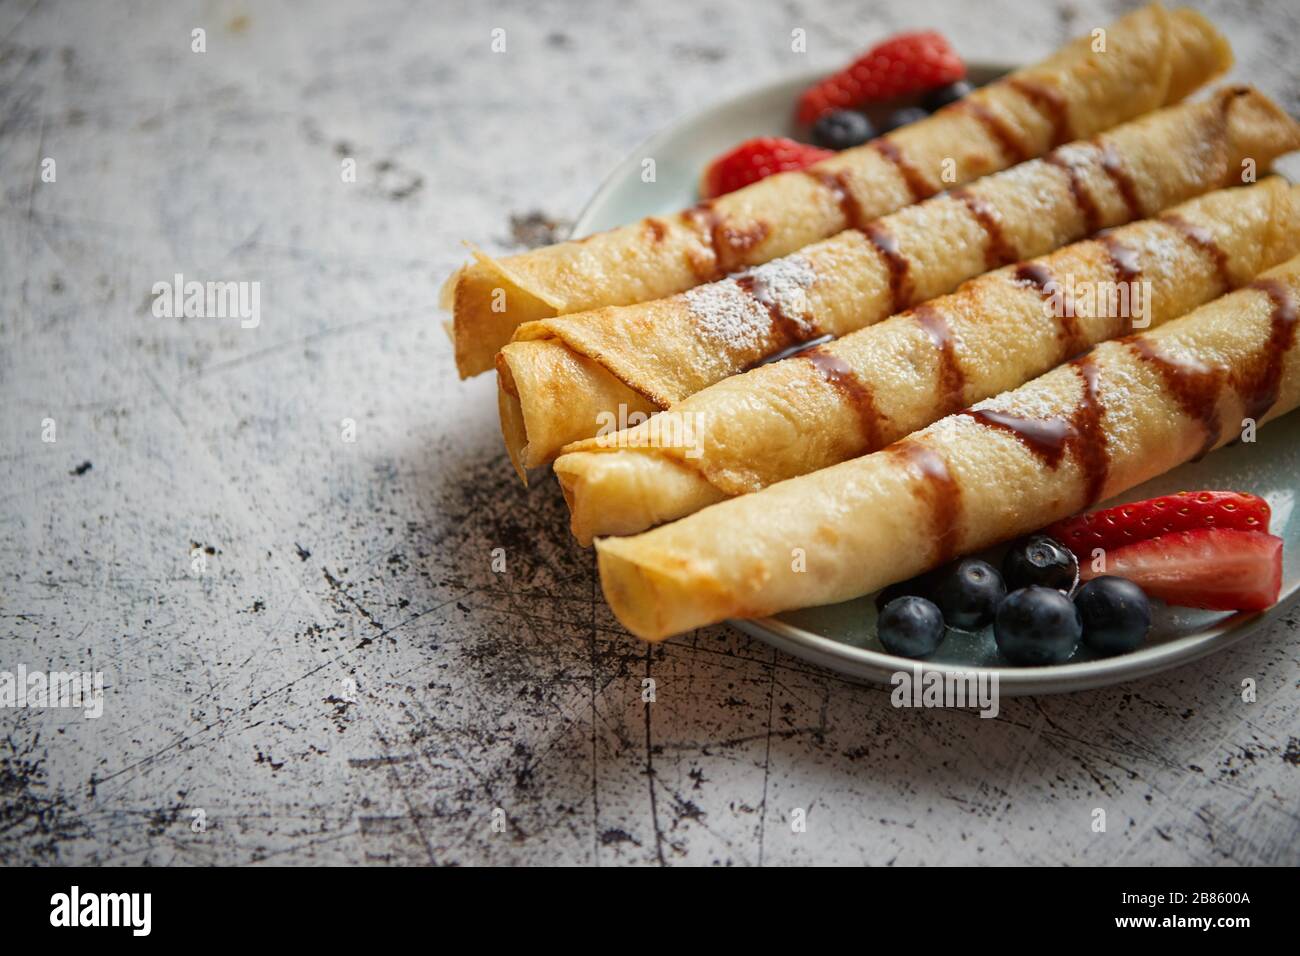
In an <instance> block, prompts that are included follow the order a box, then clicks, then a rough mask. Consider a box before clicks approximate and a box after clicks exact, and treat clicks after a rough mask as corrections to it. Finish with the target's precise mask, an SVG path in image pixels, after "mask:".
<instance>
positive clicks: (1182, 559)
mask: <svg viewBox="0 0 1300 956" xmlns="http://www.w3.org/2000/svg"><path fill="white" fill-rule="evenodd" d="M1079 572H1080V577H1081V578H1082V579H1083V580H1084V581H1089V580H1091V579H1092V578H1095V577H1099V576H1101V575H1103V574H1115V575H1118V576H1119V577H1121V578H1128V579H1129V580H1130V581H1132V582H1133V583H1134V584H1137V585H1138V586H1139V587H1141V588H1142V590H1144V591H1146V592H1147V594H1149V595H1151V596H1152V597H1158V598H1160V599H1161V600H1162V601H1165V602H1167V603H1169V604H1176V605H1178V606H1180V607H1199V608H1205V609H1207V610H1211V611H1262V610H1263V609H1264V608H1266V607H1271V606H1272V605H1274V604H1276V603H1277V598H1278V595H1279V594H1280V593H1281V591H1282V539H1281V538H1278V537H1276V536H1274V535H1271V534H1263V533H1261V532H1258V531H1239V530H1236V529H1233V528H1226V529H1225V528H1201V529H1198V530H1196V531H1175V532H1173V533H1172V534H1162V535H1160V536H1159V537H1155V538H1149V539H1148V540H1146V541H1138V542H1136V543H1135V544H1130V545H1127V546H1126V547H1123V548H1116V549H1115V550H1114V551H1110V552H1108V553H1107V555H1106V568H1105V570H1102V571H1094V570H1093V567H1092V562H1091V561H1088V562H1084V563H1082V564H1081V565H1080V568H1079Z"/></svg>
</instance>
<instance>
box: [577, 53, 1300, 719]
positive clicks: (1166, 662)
mask: <svg viewBox="0 0 1300 956" xmlns="http://www.w3.org/2000/svg"><path fill="white" fill-rule="evenodd" d="M1019 65H1020V64H1015V63H1009V62H994V61H989V60H974V61H970V62H969V63H968V64H967V66H968V68H969V70H970V71H971V72H987V73H1006V72H1010V71H1011V70H1014V69H1016V68H1018V66H1019ZM825 74H826V71H825V70H823V69H808V70H804V71H799V72H797V73H790V74H786V75H784V76H778V77H774V78H772V79H770V80H768V81H766V82H765V83H762V84H760V85H758V86H754V87H751V88H750V89H748V90H745V91H743V92H739V93H735V94H733V95H731V96H729V97H726V98H724V99H721V100H718V101H716V102H713V103H710V104H707V105H705V106H703V107H700V108H698V109H694V110H691V111H689V112H687V113H685V114H684V115H682V116H679V117H678V118H677V119H675V120H673V121H671V122H670V123H668V124H667V125H666V126H665V127H663V128H662V129H660V130H659V131H657V132H655V133H653V134H651V135H650V136H647V137H646V138H644V139H642V140H641V141H639V142H638V143H637V144H636V145H635V146H634V147H633V148H632V149H631V150H630V151H629V152H628V154H627V155H626V156H625V157H624V158H623V159H622V160H620V161H619V162H618V163H617V164H616V165H615V166H614V168H613V169H611V170H610V172H609V173H608V174H607V175H606V176H605V177H604V179H602V180H601V183H600V185H599V186H598V187H597V188H596V191H595V192H594V193H592V195H591V197H590V198H589V199H588V200H587V202H586V203H585V204H584V205H583V207H582V210H581V212H579V214H578V216H577V218H576V219H575V220H574V223H573V228H572V230H571V234H570V238H581V237H583V236H586V235H589V234H590V233H592V232H593V229H592V221H593V220H595V219H597V218H598V216H599V214H600V212H601V208H602V206H603V205H604V204H606V203H608V202H609V200H610V196H611V194H612V193H613V192H614V191H615V190H616V189H617V188H618V186H619V185H620V184H621V183H622V181H623V178H624V177H625V176H626V175H627V174H628V170H629V169H632V170H635V169H637V168H639V162H640V160H639V159H638V157H640V156H642V155H646V154H650V153H653V152H654V151H655V150H656V149H657V148H658V147H659V146H660V144H662V143H663V142H665V141H668V140H670V139H673V138H675V137H677V136H679V135H681V131H682V129H683V128H685V127H688V126H690V125H691V124H693V123H698V122H700V121H702V120H704V119H705V118H706V117H708V116H710V115H714V114H717V113H724V112H727V111H730V110H735V109H737V108H738V107H740V106H741V105H742V104H743V103H745V102H746V101H749V100H753V99H758V98H762V97H765V96H770V95H772V94H773V93H774V92H775V91H777V90H778V89H780V88H782V87H787V86H795V85H798V84H808V83H811V82H813V81H815V80H817V79H819V78H821V77H822V76H824V75H825ZM602 228H605V227H602ZM1297 601H1300V586H1297V587H1296V588H1295V589H1294V590H1292V591H1291V593H1290V594H1287V595H1285V596H1284V597H1283V598H1282V599H1281V600H1280V601H1278V603H1277V604H1275V605H1273V606H1272V607H1270V608H1267V609H1266V610H1264V611H1257V612H1249V613H1248V612H1238V613H1236V614H1231V615H1229V616H1227V617H1225V618H1221V619H1218V620H1216V621H1214V622H1212V623H1210V624H1209V625H1208V626H1207V627H1206V628H1205V629H1203V630H1201V631H1198V632H1196V633H1194V634H1188V635H1183V636H1181V637H1178V638H1174V639H1173V640H1170V641H1167V642H1164V643H1161V644H1157V645H1154V646H1150V647H1144V648H1141V649H1140V650H1137V651H1133V652H1130V653H1128V654H1120V655H1117V656H1115V657H1103V658H1097V659H1095V660H1090V661H1079V662H1076V663H1065V664H1054V665H1050V666H1040V667H1016V666H1014V665H1010V664H1007V665H995V666H988V665H973V666H967V667H963V666H960V665H957V664H953V663H951V662H927V661H925V660H921V659H913V658H907V657H899V656H897V655H894V654H889V653H887V652H884V651H876V650H872V649H870V648H866V647H856V646H854V645H852V644H846V643H844V642H842V641H836V640H833V639H831V638H827V637H823V636H821V635H820V634H817V633H814V632H813V631H809V630H806V629H804V628H801V627H798V626H797V625H794V624H789V623H787V622H785V621H781V620H778V619H776V618H775V617H762V618H732V619H728V620H727V621H725V622H724V623H726V624H727V625H729V626H730V627H732V628H733V629H735V630H738V631H740V632H741V633H743V634H745V635H747V636H749V637H753V638H757V639H758V640H760V641H762V642H763V643H765V644H767V645H769V646H770V647H774V648H776V649H777V650H780V651H783V652H785V653H787V654H790V655H792V656H794V657H797V658H799V659H801V660H804V661H808V662H810V663H813V664H816V665H818V666H820V667H825V668H826V669H827V670H830V671H832V672H834V673H836V674H838V675H840V676H842V677H844V678H846V679H848V680H852V681H855V682H860V683H871V684H886V685H887V684H889V683H890V682H891V678H892V676H893V675H894V674H896V673H898V672H900V671H904V672H908V673H920V674H922V675H924V674H927V673H938V674H941V675H943V676H945V677H946V676H948V675H954V676H958V675H961V676H965V675H977V676H978V675H989V676H992V675H994V674H996V675H997V679H998V692H999V694H1000V695H1006V696H1009V697H1011V696H1019V695H1029V694H1054V693H1069V692H1076V691H1084V690H1092V689H1095V688H1098V687H1106V686H1112V685H1115V684H1120V683H1124V682H1127V681H1132V680H1139V679H1141V678H1143V677H1150V676H1152V675H1154V674H1158V673H1163V672H1165V671H1168V670H1172V669H1174V668H1176V667H1181V666H1183V665H1186V664H1190V663H1192V662H1193V661H1196V660H1199V659H1201V658H1203V657H1206V656H1208V655H1210V654H1213V653H1216V652H1218V651H1221V650H1226V649H1227V648H1229V647H1232V646H1233V645H1235V644H1237V643H1238V642H1240V641H1243V640H1245V639H1246V638H1247V637H1250V636H1251V635H1253V634H1255V633H1257V632H1258V631H1260V630H1262V629H1264V628H1266V627H1267V626H1269V625H1271V624H1272V623H1273V622H1274V621H1275V620H1276V619H1277V618H1278V617H1279V616H1281V615H1282V614H1283V613H1285V611H1287V610H1288V609H1289V608H1291V607H1293V606H1294V605H1295V604H1296V603H1297Z"/></svg>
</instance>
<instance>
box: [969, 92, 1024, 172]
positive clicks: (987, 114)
mask: <svg viewBox="0 0 1300 956" xmlns="http://www.w3.org/2000/svg"><path fill="white" fill-rule="evenodd" d="M949 108H950V109H954V110H960V111H961V112H963V113H969V114H970V115H971V116H973V117H975V119H976V120H978V121H979V124H980V125H981V126H983V127H984V129H985V130H987V131H988V134H989V136H990V137H992V138H993V139H995V140H997V143H998V146H999V148H1000V149H1001V150H1002V154H1003V155H1004V156H1005V157H1006V158H1007V159H1009V160H1011V161H1012V163H1023V162H1024V161H1025V160H1026V159H1028V158H1029V157H1030V156H1032V155H1033V150H1031V149H1029V148H1027V147H1026V146H1025V144H1024V143H1023V142H1021V140H1020V137H1019V136H1018V135H1016V131H1015V130H1013V129H1012V128H1011V127H1010V126H1009V125H1007V122H1006V121H1005V120H1004V119H1002V117H1000V116H998V115H997V114H996V113H994V112H993V111H992V110H990V109H989V108H988V107H987V106H985V105H984V104H983V103H981V102H980V101H979V100H975V99H972V98H971V97H969V96H968V97H966V98H964V99H960V100H958V101H957V102H956V103H953V104H952V106H951V107H949Z"/></svg>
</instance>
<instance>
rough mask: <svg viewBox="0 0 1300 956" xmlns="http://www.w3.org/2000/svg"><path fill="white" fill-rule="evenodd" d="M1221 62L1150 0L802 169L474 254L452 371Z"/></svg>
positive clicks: (460, 298) (1061, 131)
mask: <svg viewBox="0 0 1300 956" xmlns="http://www.w3.org/2000/svg"><path fill="white" fill-rule="evenodd" d="M1099 44H1104V46H1103V47H1102V48H1099ZM1230 65H1231V53H1230V51H1229V49H1228V45H1227V42H1226V41H1225V40H1224V38H1223V37H1222V35H1220V34H1219V33H1218V31H1216V30H1215V29H1214V28H1213V27H1212V26H1211V25H1210V24H1209V23H1208V22H1206V20H1205V19H1204V18H1202V17H1201V16H1200V15H1199V14H1197V13H1195V12H1193V11H1190V10H1181V9H1180V10H1177V11H1174V12H1169V11H1166V10H1165V9H1164V8H1162V7H1161V6H1159V5H1158V4H1153V5H1151V6H1148V7H1144V8H1142V9H1140V10H1138V11H1136V12H1134V13H1131V14H1129V15H1127V16H1125V17H1123V18H1121V19H1120V20H1118V21H1116V22H1115V23H1113V24H1111V25H1110V26H1109V27H1107V28H1106V29H1105V30H1104V31H1100V32H1099V33H1098V34H1095V35H1092V36H1088V37H1081V38H1079V39H1078V40H1075V41H1074V42H1072V43H1070V44H1069V45H1067V46H1065V47H1064V48H1062V49H1061V50H1060V51H1058V52H1057V53H1056V54H1054V55H1053V56H1051V57H1049V58H1048V59H1046V60H1044V61H1043V62H1041V63H1039V64H1037V65H1035V66H1031V67H1028V68H1025V69H1022V70H1018V71H1016V72H1015V73H1012V74H1010V75H1009V76H1008V77H1006V78H1005V79H1003V80H1001V81H998V82H996V83H993V84H990V85H989V86H986V87H984V88H982V89H980V90H977V91H975V92H974V93H972V94H971V95H970V96H968V97H966V98H965V99H963V100H962V101H960V102H958V103H956V104H954V105H953V106H951V107H948V108H946V109H943V110H941V111H939V112H938V113H936V114H934V115H933V116H932V117H930V118H928V119H925V120H922V121H920V122H917V123H914V124H911V125H909V126H906V127H903V128H901V129H899V130H897V131H895V132H893V133H890V134H888V135H887V136H884V137H881V138H880V139H878V140H875V141H873V142H872V143H870V144H867V145H865V146H862V147H859V148H856V149H851V150H846V151H844V152H842V153H840V154H838V155H836V156H835V157H833V158H831V159H828V160H826V161H824V162H822V163H819V164H817V165H816V166H813V167H811V168H810V169H809V170H806V171H802V172H798V173H786V174H781V175H777V176H772V177H769V178H767V179H764V180H762V181H760V182H758V183H755V184H753V185H752V186H749V187H746V188H745V189H741V190H739V191H737V192H734V193H730V194H728V195H726V196H723V197H721V198H720V199H717V200H715V201H711V202H706V203H703V204H701V205H699V206H697V207H694V208H692V209H689V210H686V211H685V212H682V213H680V214H677V215H675V216H669V217H656V218H649V219H644V220H642V221H641V222H638V223H634V224H632V225H628V226H624V227H621V228H619V229H614V230H611V231H609V232H604V233H600V234H598V235H595V236H591V237H589V238H587V239H585V240H579V241H575V242H565V243H561V244H559V245H556V246H551V247H548V248H544V249H539V250H535V251H532V252H528V253H524V254H522V255H518V256H512V257H509V258H506V259H500V260H497V259H492V258H489V257H488V256H485V255H483V254H481V253H477V252H476V253H475V260H474V261H473V262H471V263H470V264H469V265H467V266H465V267H463V268H462V269H460V270H459V271H458V272H457V273H455V274H454V275H453V276H452V277H451V278H450V279H449V280H448V282H447V283H446V285H445V286H444V288H443V304H444V306H446V307H448V308H450V309H452V311H453V324H452V335H453V339H454V342H455V349H456V362H457V367H458V369H459V371H460V374H461V375H462V377H466V376H470V375H476V374H478V373H480V372H484V371H487V370H489V369H490V368H492V366H493V359H494V356H495V355H496V353H497V351H498V350H499V349H500V348H501V347H502V346H503V345H505V343H506V342H508V341H509V340H510V338H511V336H512V335H513V333H514V331H515V329H516V327H517V326H519V325H520V324H521V323H523V322H526V321H531V320H534V319H539V318H545V317H549V316H555V315H565V314H568V313H573V312H581V311H586V310H589V309H594V308H598V307H601V306H607V305H625V304H630V303H635V302H644V301H648V300H651V299H657V298H661V297H663V296H667V295H672V294H674V293H678V292H681V291H683V290H685V289H689V288H691V287H692V286H695V285H697V284H699V283H701V282H706V281H709V280H713V279H716V278H718V277H720V276H722V275H725V274H726V273H728V272H730V271H733V270H735V269H739V268H743V267H745V266H753V265H757V264H759V263H763V262H767V261H769V260H771V259H774V258H776V257H778V256H782V255H785V254H787V253H790V252H793V251H794V250H796V249H799V248H801V247H803V246H805V245H807V244H809V243H811V242H815V241H817V240H819V239H823V238H825V237H827V236H831V235H834V234H835V233H837V232H839V231H841V230H843V229H845V228H846V227H851V226H859V225H863V224H865V223H867V222H869V221H870V220H872V219H875V218H877V217H879V216H881V215H883V214H885V213H888V212H891V211H892V210H895V209H898V208H900V207H902V206H904V205H907V204H908V203H911V202H915V201H917V200H918V199H924V198H926V197H927V196H930V195H933V194H934V193H936V192H938V191H939V190H940V189H943V188H947V187H948V186H951V185H960V184H962V183H966V182H970V181H972V180H974V179H976V178H978V177H980V176H983V175H985V174H987V173H990V172H993V171H995V170H999V169H1004V168H1006V167H1008V166H1011V165H1013V164H1014V163H1017V162H1020V161H1023V160H1025V159H1028V158H1030V157H1033V156H1040V155H1042V154H1043V153H1044V152H1046V151H1047V150H1049V149H1051V148H1052V147H1053V146H1056V145H1059V144H1061V143H1064V142H1067V141H1069V140H1071V139H1080V138H1086V137H1089V136H1092V135H1094V134H1096V133H1099V132H1101V131H1103V130H1106V129H1109V128H1110V127H1112V126H1115V125H1116V124H1118V123H1122V122H1124V121H1126V120H1129V119H1132V118H1133V117H1136V116H1139V115H1141V114H1143V113H1146V112H1148V111H1150V110H1153V109H1156V108H1158V107H1160V106H1164V105H1166V104H1169V103H1173V102H1176V101H1177V100H1179V99H1181V98H1182V97H1184V96H1186V95H1187V94H1188V93H1190V92H1191V91H1192V90H1194V89H1195V88H1197V87H1198V86H1200V85H1202V84H1203V83H1205V82H1207V81H1208V80H1210V79H1212V78H1213V77H1215V76H1217V75H1219V74H1221V73H1222V72H1224V71H1225V70H1226V69H1227V68H1228V67H1229V66H1230ZM945 173H946V174H947V175H945Z"/></svg>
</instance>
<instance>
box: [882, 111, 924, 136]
mask: <svg viewBox="0 0 1300 956" xmlns="http://www.w3.org/2000/svg"><path fill="white" fill-rule="evenodd" d="M929 115H930V114H929V112H927V111H926V110H923V109H921V107H919V106H904V107H903V108H902V109H901V110H894V112H892V113H890V114H889V117H888V118H887V119H886V120H885V125H884V126H883V127H881V129H880V131H881V132H882V133H890V132H893V131H894V130H896V129H898V127H900V126H906V125H907V124H908V123H915V122H916V121H917V120H923V119H925V118H926V117H927V116H929Z"/></svg>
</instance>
